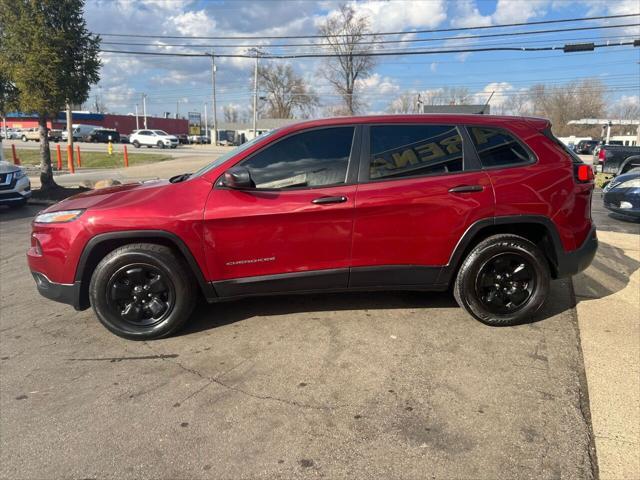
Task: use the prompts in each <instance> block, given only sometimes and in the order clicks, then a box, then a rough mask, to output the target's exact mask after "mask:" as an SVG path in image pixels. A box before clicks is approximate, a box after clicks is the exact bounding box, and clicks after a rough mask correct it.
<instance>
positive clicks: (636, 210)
mask: <svg viewBox="0 0 640 480" xmlns="http://www.w3.org/2000/svg"><path fill="white" fill-rule="evenodd" d="M603 201H604V208H606V209H607V210H611V211H612V212H614V213H618V214H620V215H627V216H629V217H635V218H640V189H638V188H612V189H611V190H608V191H605V192H604V195H603ZM625 207H626V208H625Z"/></svg>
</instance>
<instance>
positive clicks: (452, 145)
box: [440, 135, 462, 153]
mask: <svg viewBox="0 0 640 480" xmlns="http://www.w3.org/2000/svg"><path fill="white" fill-rule="evenodd" d="M440 145H442V146H443V147H445V148H446V149H447V152H448V153H460V150H461V147H462V138H461V137H460V135H451V136H450V137H447V138H444V139H442V140H440Z"/></svg>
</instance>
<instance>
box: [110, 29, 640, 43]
mask: <svg viewBox="0 0 640 480" xmlns="http://www.w3.org/2000/svg"><path fill="white" fill-rule="evenodd" d="M638 26H640V23H629V24H618V25H600V26H590V27H576V28H553V29H547V30H532V31H529V32H506V33H490V34H483V35H464V36H459V37H456V36H454V37H436V38H410V39H400V40H372V41H365V42H358V44H357V45H378V44H396V43H423V42H436V41H446V40H472V39H477V38H497V37H516V36H522V35H540V34H547V33H565V32H577V31H584V30H589V31H591V30H604V29H611V28H626V27H638ZM189 38H196V37H189ZM101 43H102V44H103V45H134V46H143V47H189V48H248V47H252V46H262V47H267V46H268V47H269V48H281V47H287V48H288V47H326V46H331V43H313V42H311V43H283V44H277V45H275V44H274V45H263V44H260V45H258V44H256V45H247V44H237V43H236V44H226V45H221V44H216V45H211V44H194V43H148V42H147V43H142V42H101Z"/></svg>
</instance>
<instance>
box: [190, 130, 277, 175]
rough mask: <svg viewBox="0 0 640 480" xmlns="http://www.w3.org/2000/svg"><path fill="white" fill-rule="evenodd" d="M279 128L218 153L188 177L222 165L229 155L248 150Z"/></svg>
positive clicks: (202, 173)
mask: <svg viewBox="0 0 640 480" xmlns="http://www.w3.org/2000/svg"><path fill="white" fill-rule="evenodd" d="M278 130H279V129H276V130H271V131H270V132H267V133H264V134H262V135H259V136H257V137H256V138H254V139H253V140H250V141H248V142H246V143H243V144H242V145H240V146H239V147H237V148H234V149H233V150H231V151H229V152H227V153H224V154H222V155H220V156H219V157H218V158H216V159H215V160H214V161H213V162H211V163H210V164H208V165H205V166H204V167H202V168H201V169H200V170H198V171H197V172H196V173H194V174H193V175H191V177H190V178H195V177H199V176H201V175H204V174H205V173H207V172H208V171H209V170H211V169H214V168H216V167H217V166H219V165H222V164H223V163H224V162H226V161H227V160H229V159H230V158H231V157H233V156H234V155H237V154H239V153H242V152H244V151H245V150H248V149H249V148H251V147H252V146H254V145H255V144H256V143H258V142H259V141H261V140H262V139H264V138H267V137H270V136H272V135H273V134H275V133H276V132H277V131H278Z"/></svg>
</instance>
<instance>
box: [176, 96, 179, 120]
mask: <svg viewBox="0 0 640 480" xmlns="http://www.w3.org/2000/svg"><path fill="white" fill-rule="evenodd" d="M178 118H180V100H178V101H177V102H176V119H178Z"/></svg>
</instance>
